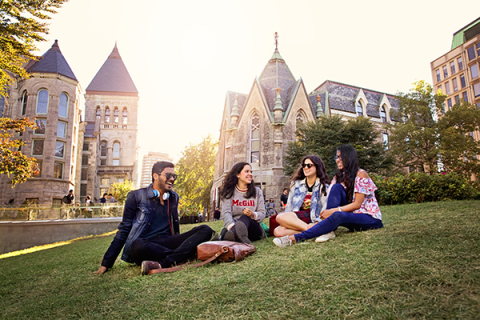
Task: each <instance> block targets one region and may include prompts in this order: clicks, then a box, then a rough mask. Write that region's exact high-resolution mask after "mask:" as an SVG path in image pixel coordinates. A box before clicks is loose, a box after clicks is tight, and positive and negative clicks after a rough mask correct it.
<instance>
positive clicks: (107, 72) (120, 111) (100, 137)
mask: <svg viewBox="0 0 480 320" xmlns="http://www.w3.org/2000/svg"><path fill="white" fill-rule="evenodd" d="M138 102H139V96H138V91H137V88H136V87H135V84H134V83H133V80H132V78H131V77H130V74H129V73H128V70H127V68H126V67H125V64H124V63H123V60H122V58H121V56H120V53H119V52H118V48H117V45H115V47H114V48H113V50H112V53H111V54H110V55H109V56H108V58H107V60H106V61H105V63H104V64H103V65H102V67H101V68H100V70H99V71H98V72H97V74H96V75H95V77H94V78H93V80H92V81H91V82H90V84H89V85H88V87H87V89H86V92H85V122H84V123H82V129H81V130H82V132H83V133H84V135H83V136H82V137H81V138H80V140H81V141H79V145H81V146H82V150H81V153H80V151H79V156H78V158H79V159H78V169H77V173H79V174H78V175H77V179H76V184H77V185H79V186H80V188H77V189H76V192H75V195H76V197H77V199H81V201H83V200H84V199H85V197H86V196H87V195H90V196H92V198H94V199H100V198H101V196H102V194H103V193H105V192H108V190H109V188H110V186H111V185H112V184H113V183H115V182H123V181H125V180H127V179H128V180H133V181H134V183H135V184H137V180H138V177H137V174H136V171H137V170H136V168H137V153H138V147H137V133H138V125H137V123H138V122H137V121H138V120H137V116H138V107H139V105H138Z"/></svg>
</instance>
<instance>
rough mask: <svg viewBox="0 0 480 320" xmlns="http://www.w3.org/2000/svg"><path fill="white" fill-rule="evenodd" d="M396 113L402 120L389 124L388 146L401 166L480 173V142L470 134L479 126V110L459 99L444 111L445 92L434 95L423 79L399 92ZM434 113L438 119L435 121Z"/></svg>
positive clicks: (429, 170) (430, 170)
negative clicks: (390, 125)
mask: <svg viewBox="0 0 480 320" xmlns="http://www.w3.org/2000/svg"><path fill="white" fill-rule="evenodd" d="M398 99H399V100H400V107H399V112H398V114H397V115H396V116H397V117H399V118H403V119H404V121H401V122H398V123H396V124H395V125H394V126H392V127H391V135H390V149H391V151H392V153H393V154H394V155H395V156H396V157H397V161H398V162H399V164H401V165H402V166H411V167H414V168H418V169H421V171H423V170H425V171H426V172H427V173H429V174H433V173H435V172H437V171H438V169H439V168H438V165H439V164H440V163H441V164H442V166H443V170H444V171H447V172H456V173H458V174H461V175H463V176H467V177H468V176H470V175H471V174H472V173H476V174H479V173H480V163H479V159H477V157H478V155H479V154H480V144H479V142H478V141H475V140H474V139H473V137H472V136H471V134H472V135H473V132H474V131H477V130H478V128H479V125H480V110H478V108H477V107H476V106H474V105H472V104H470V103H468V102H464V101H462V102H461V103H457V104H455V105H454V106H453V107H451V108H450V109H449V110H448V111H447V112H444V109H443V103H444V101H445V95H443V94H442V93H441V92H440V93H438V94H435V95H434V94H433V89H432V86H431V85H430V84H428V83H425V82H424V81H418V82H415V83H414V87H413V89H412V90H411V91H410V92H409V93H407V94H402V93H401V94H399V96H398ZM437 115H439V116H440V119H438V120H437Z"/></svg>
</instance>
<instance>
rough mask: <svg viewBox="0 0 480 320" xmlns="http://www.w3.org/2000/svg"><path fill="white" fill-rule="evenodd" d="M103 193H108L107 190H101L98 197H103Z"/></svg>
mask: <svg viewBox="0 0 480 320" xmlns="http://www.w3.org/2000/svg"><path fill="white" fill-rule="evenodd" d="M104 193H108V188H101V189H100V195H101V196H103V194H104Z"/></svg>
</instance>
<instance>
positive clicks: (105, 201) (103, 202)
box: [100, 193, 107, 204]
mask: <svg viewBox="0 0 480 320" xmlns="http://www.w3.org/2000/svg"><path fill="white" fill-rule="evenodd" d="M106 197H107V194H106V193H104V194H103V197H101V198H100V203H101V204H105V203H107V198H106Z"/></svg>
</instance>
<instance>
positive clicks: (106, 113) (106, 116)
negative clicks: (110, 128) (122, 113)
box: [105, 107, 110, 122]
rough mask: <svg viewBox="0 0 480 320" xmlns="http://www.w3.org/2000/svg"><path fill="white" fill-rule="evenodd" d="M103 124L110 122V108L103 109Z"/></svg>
mask: <svg viewBox="0 0 480 320" xmlns="http://www.w3.org/2000/svg"><path fill="white" fill-rule="evenodd" d="M105 122H110V108H108V107H107V108H106V109H105Z"/></svg>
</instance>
